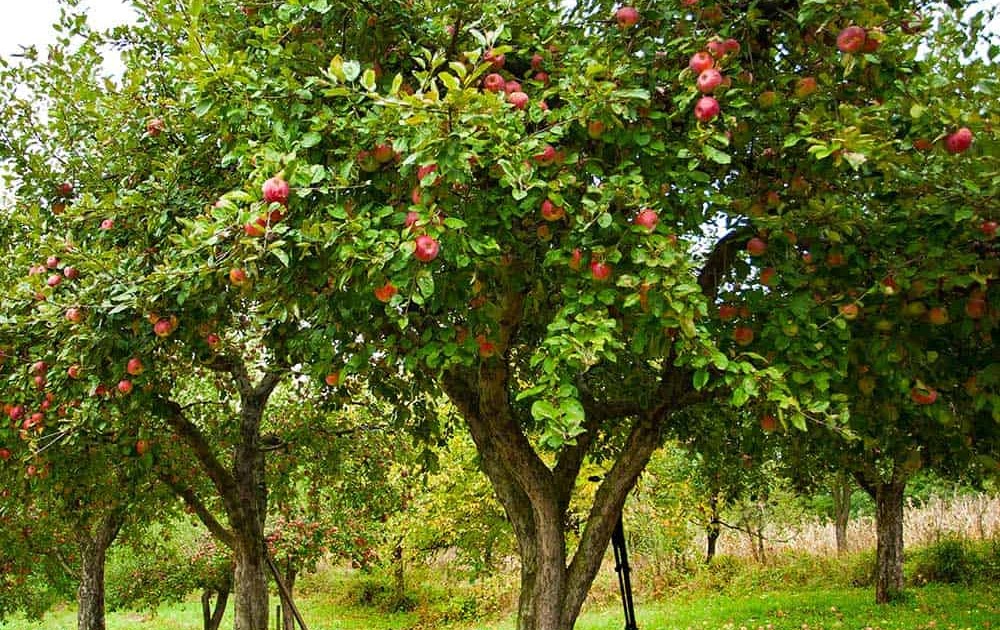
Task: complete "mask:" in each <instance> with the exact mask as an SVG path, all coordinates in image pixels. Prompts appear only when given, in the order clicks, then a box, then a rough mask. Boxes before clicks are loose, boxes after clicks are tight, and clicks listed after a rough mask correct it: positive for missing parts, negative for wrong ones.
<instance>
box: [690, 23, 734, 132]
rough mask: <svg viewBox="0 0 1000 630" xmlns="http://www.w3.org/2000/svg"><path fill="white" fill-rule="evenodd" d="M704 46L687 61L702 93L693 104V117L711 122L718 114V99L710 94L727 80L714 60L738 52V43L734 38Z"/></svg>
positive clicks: (700, 120) (704, 121) (714, 41)
mask: <svg viewBox="0 0 1000 630" xmlns="http://www.w3.org/2000/svg"><path fill="white" fill-rule="evenodd" d="M705 48H706V50H702V51H699V52H696V53H695V54H694V55H692V56H691V59H690V60H689V61H688V68H690V70H691V72H693V73H694V75H695V76H696V77H697V79H696V80H695V86H696V87H697V88H698V91H699V92H701V93H702V94H703V95H704V96H702V97H701V98H700V99H698V102H697V103H695V106H694V117H695V118H697V119H698V121H699V122H703V123H707V122H711V121H712V120H714V119H715V117H716V116H718V115H719V112H720V111H721V110H720V107H719V101H718V100H716V98H715V97H714V96H712V94H713V93H714V92H715V90H717V89H718V88H719V87H720V86H723V85H724V84H726V83H727V82H728V79H727V78H726V77H724V76H723V75H722V72H720V71H719V69H718V67H717V66H716V60H720V59H722V58H723V57H724V56H725V55H728V54H730V53H737V52H739V50H740V43H739V42H738V41H736V40H735V39H726V40H712V41H710V42H709V43H708V44H707V45H706V47H705Z"/></svg>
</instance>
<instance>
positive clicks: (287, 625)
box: [281, 560, 299, 630]
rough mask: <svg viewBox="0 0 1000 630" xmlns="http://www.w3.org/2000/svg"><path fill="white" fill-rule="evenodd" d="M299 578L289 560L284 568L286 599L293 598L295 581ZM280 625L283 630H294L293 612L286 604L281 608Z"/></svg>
mask: <svg viewBox="0 0 1000 630" xmlns="http://www.w3.org/2000/svg"><path fill="white" fill-rule="evenodd" d="M298 576H299V572H298V571H297V570H296V569H295V566H294V565H293V564H292V562H291V561H290V560H289V562H288V565H287V566H286V567H285V589H287V590H288V597H289V598H294V597H295V579H296V578H297V577H298ZM281 624H282V627H283V628H284V630H295V628H296V622H295V612H294V611H292V607H291V606H289V605H288V604H287V603H286V604H284V605H283V606H282V607H281Z"/></svg>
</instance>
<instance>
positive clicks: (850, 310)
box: [840, 302, 861, 321]
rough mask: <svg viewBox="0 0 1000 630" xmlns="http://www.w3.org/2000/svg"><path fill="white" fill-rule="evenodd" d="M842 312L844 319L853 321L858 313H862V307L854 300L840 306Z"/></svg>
mask: <svg viewBox="0 0 1000 630" xmlns="http://www.w3.org/2000/svg"><path fill="white" fill-rule="evenodd" d="M840 314H841V316H843V318H844V319H846V320H848V321H851V320H855V319H857V318H858V315H860V314H861V309H860V308H859V307H858V305H857V304H855V303H854V302H851V303H850V304H842V305H841V306H840Z"/></svg>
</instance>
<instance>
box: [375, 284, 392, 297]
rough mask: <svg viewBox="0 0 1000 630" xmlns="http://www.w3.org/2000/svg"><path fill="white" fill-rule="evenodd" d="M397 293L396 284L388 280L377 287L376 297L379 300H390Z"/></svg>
mask: <svg viewBox="0 0 1000 630" xmlns="http://www.w3.org/2000/svg"><path fill="white" fill-rule="evenodd" d="M396 293H397V289H396V286H395V285H394V284H393V283H391V282H386V283H385V284H383V285H382V286H380V287H375V299H377V300H378V301H379V302H388V301H389V300H391V299H392V296H394V295H396Z"/></svg>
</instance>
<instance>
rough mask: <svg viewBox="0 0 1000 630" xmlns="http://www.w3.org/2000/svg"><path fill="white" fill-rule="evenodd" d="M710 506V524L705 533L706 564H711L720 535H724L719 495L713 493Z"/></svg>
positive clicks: (709, 502)
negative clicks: (720, 516)
mask: <svg viewBox="0 0 1000 630" xmlns="http://www.w3.org/2000/svg"><path fill="white" fill-rule="evenodd" d="M708 506H709V510H710V512H709V521H708V526H707V527H705V533H706V536H707V539H708V540H707V544H706V549H705V564H710V563H711V562H712V558H714V557H715V549H716V545H717V544H718V542H719V536H720V535H722V522H721V521H720V520H719V497H718V495H715V494H713V495H712V498H711V499H709V501H708Z"/></svg>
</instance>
